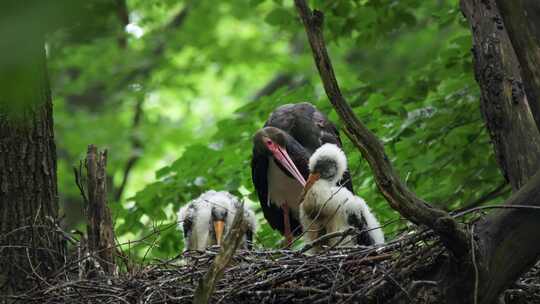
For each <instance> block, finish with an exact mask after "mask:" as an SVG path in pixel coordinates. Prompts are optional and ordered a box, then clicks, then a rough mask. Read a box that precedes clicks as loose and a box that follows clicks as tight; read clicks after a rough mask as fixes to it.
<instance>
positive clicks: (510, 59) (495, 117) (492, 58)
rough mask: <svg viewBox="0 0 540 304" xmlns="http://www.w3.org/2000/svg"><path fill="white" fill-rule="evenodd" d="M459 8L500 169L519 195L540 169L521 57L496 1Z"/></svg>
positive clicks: (478, 0) (471, 1) (477, 0)
mask: <svg viewBox="0 0 540 304" xmlns="http://www.w3.org/2000/svg"><path fill="white" fill-rule="evenodd" d="M508 3H514V2H513V1H509V2H508ZM461 10H462V12H463V14H464V15H465V17H466V18H467V20H468V22H469V24H470V27H471V30H472V34H473V50H472V51H473V56H474V58H473V59H474V71H475V76H476V80H477V82H478V84H479V86H480V89H481V91H482V94H481V99H480V105H481V111H482V114H483V116H484V120H485V122H486V126H487V128H488V130H489V134H490V137H491V141H492V143H493V148H494V150H495V156H496V159H497V162H498V164H499V167H500V169H501V171H502V173H503V175H504V177H505V178H506V180H507V181H508V182H509V183H510V184H511V185H512V188H513V190H514V191H515V190H517V189H519V188H520V187H521V186H522V185H524V184H525V183H526V182H527V180H528V179H529V178H530V177H531V176H532V175H533V174H534V173H535V172H536V171H537V170H538V169H539V168H540V133H539V131H538V128H537V126H536V122H535V120H534V118H533V115H532V114H531V108H530V107H529V103H528V101H527V95H526V94H525V91H524V89H523V87H524V86H523V81H522V78H521V74H520V66H519V62H518V58H517V57H516V54H515V53H514V49H513V47H512V44H511V42H510V39H509V38H508V34H507V33H506V31H505V28H504V26H503V23H502V19H501V16H500V13H499V11H498V9H497V5H496V4H495V1H494V0H462V1H461ZM529 102H530V100H529Z"/></svg>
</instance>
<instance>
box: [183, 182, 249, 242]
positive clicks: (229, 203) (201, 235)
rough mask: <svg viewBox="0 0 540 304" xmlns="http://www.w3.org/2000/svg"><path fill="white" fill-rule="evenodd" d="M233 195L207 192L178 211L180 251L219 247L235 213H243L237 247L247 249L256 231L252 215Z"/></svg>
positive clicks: (245, 205)
mask: <svg viewBox="0 0 540 304" xmlns="http://www.w3.org/2000/svg"><path fill="white" fill-rule="evenodd" d="M241 206H242V204H241V203H240V201H239V200H238V198H236V197H235V196H234V195H232V194H230V193H228V192H225V191H219V192H217V191H213V190H211V191H207V192H205V193H203V194H202V195H201V196H199V197H198V198H196V199H194V200H192V201H191V202H189V203H188V204H187V205H186V206H184V207H182V208H181V209H180V211H179V213H178V218H179V220H180V222H181V225H180V227H181V229H182V231H183V235H184V248H185V250H186V251H188V250H204V249H205V248H206V247H209V246H212V245H218V246H220V245H221V243H222V242H223V240H224V238H225V235H226V234H227V232H228V231H229V230H230V228H231V227H232V223H233V220H234V216H235V214H236V212H244V221H243V222H244V225H246V227H245V229H246V234H245V235H244V236H243V239H242V242H241V247H244V248H251V244H252V242H253V236H254V234H255V232H256V229H257V220H256V218H255V213H254V212H253V211H252V210H251V208H250V207H249V206H248V205H247V204H244V206H243V209H241V208H242V207H241Z"/></svg>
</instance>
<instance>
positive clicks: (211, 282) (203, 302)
mask: <svg viewBox="0 0 540 304" xmlns="http://www.w3.org/2000/svg"><path fill="white" fill-rule="evenodd" d="M236 210H237V212H236V213H235V216H234V220H233V224H232V227H231V230H230V231H229V232H228V233H227V236H226V237H225V241H224V242H223V246H222V247H221V249H220V251H219V253H218V255H217V256H216V257H215V259H214V262H213V263H212V265H210V268H209V269H208V272H207V273H206V275H205V276H204V277H202V278H201V279H200V280H199V285H198V286H197V289H196V290H195V294H194V295H193V304H207V303H210V298H211V297H212V293H213V292H214V288H215V287H216V283H217V281H218V280H219V279H221V277H222V276H223V272H224V271H225V267H227V265H229V262H230V261H231V259H232V256H233V254H234V252H235V251H236V249H237V248H238V246H239V245H240V241H241V240H242V236H243V235H244V234H245V233H246V231H245V229H246V225H245V224H244V212H242V210H244V202H242V203H241V205H240V207H239V208H237V209H236Z"/></svg>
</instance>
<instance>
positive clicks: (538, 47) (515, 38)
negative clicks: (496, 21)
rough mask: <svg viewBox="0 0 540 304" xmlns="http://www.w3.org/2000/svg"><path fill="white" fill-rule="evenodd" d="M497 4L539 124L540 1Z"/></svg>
mask: <svg viewBox="0 0 540 304" xmlns="http://www.w3.org/2000/svg"><path fill="white" fill-rule="evenodd" d="M497 5H498V6H499V9H500V10H501V13H502V16H503V20H504V25H505V26H506V29H507V31H508V35H509V36H510V40H511V41H512V45H513V46H514V51H515V52H516V54H517V55H518V60H519V63H520V64H521V68H522V74H523V78H524V80H525V91H526V92H527V97H528V100H529V105H530V107H531V111H532V113H533V116H534V119H535V120H536V125H537V126H538V127H540V22H538V21H539V20H540V2H539V1H538V0H513V1H507V0H497Z"/></svg>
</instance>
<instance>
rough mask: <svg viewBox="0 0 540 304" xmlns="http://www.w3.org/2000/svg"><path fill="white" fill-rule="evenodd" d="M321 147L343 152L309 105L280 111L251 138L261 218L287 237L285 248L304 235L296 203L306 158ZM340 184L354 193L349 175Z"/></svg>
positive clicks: (330, 127)
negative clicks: (326, 145)
mask: <svg viewBox="0 0 540 304" xmlns="http://www.w3.org/2000/svg"><path fill="white" fill-rule="evenodd" d="M325 143H333V144H336V145H338V146H340V147H341V139H340V138H339V133H338V131H337V129H336V127H335V125H334V124H333V123H332V122H330V121H329V120H328V119H327V118H326V116H325V115H324V114H323V113H321V112H320V111H319V110H317V109H316V108H315V107H314V106H313V105H312V104H310V103H307V102H304V103H298V104H286V105H283V106H280V107H278V108H277V109H275V110H274V112H272V114H270V117H269V118H268V120H267V121H266V123H265V124H264V127H263V128H262V129H260V130H259V131H257V133H255V135H254V137H253V158H252V160H251V175H252V180H253V184H254V186H255V189H256V190H257V194H258V196H259V201H260V203H261V207H262V210H263V213H264V217H265V218H266V220H267V221H268V223H269V224H270V226H271V227H272V228H273V229H277V230H279V231H280V232H281V234H282V235H284V236H285V238H286V242H287V245H288V246H290V245H291V244H292V239H293V235H300V234H301V232H302V227H301V225H300V222H299V204H300V197H301V194H302V192H303V188H304V185H305V184H306V179H307V177H308V175H309V168H308V161H309V157H310V156H311V154H313V152H315V150H316V149H317V148H318V147H320V146H321V145H323V144H325ZM341 182H342V183H343V185H344V186H345V187H346V188H347V189H349V190H350V191H352V190H353V189H352V182H351V179H350V175H349V172H348V171H347V172H345V173H344V176H343V179H342V181H341ZM341 182H340V184H341Z"/></svg>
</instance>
